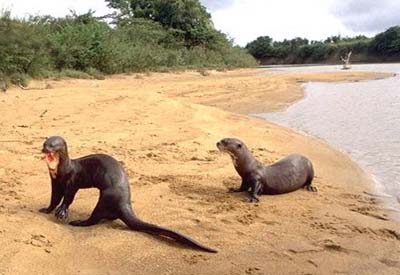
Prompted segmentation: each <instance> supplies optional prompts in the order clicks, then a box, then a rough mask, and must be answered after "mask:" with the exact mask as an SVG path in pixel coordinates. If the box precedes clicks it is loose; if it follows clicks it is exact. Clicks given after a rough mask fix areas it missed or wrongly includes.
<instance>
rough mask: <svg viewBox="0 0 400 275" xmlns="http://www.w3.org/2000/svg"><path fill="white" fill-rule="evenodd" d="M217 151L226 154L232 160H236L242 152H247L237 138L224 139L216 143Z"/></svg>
mask: <svg viewBox="0 0 400 275" xmlns="http://www.w3.org/2000/svg"><path fill="white" fill-rule="evenodd" d="M217 148H218V149H219V151H221V152H224V153H228V154H229V155H230V156H231V157H232V158H237V157H238V156H239V155H240V154H242V152H243V151H247V147H246V145H245V144H244V143H243V142H242V141H241V140H239V139H237V138H224V139H221V140H220V141H218V142H217Z"/></svg>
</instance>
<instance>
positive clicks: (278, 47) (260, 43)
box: [246, 26, 400, 64]
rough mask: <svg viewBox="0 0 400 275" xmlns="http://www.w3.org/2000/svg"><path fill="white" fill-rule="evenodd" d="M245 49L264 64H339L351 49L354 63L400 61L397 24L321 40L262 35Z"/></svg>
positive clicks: (399, 32)
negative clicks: (367, 33)
mask: <svg viewBox="0 0 400 275" xmlns="http://www.w3.org/2000/svg"><path fill="white" fill-rule="evenodd" d="M246 49H247V50H248V51H249V53H250V54H252V55H253V56H254V57H255V58H256V59H258V60H260V61H261V63H263V64H293V63H294V64H296V63H338V62H340V57H341V56H343V55H345V54H346V53H348V52H350V51H352V61H353V62H391V61H400V26H394V27H391V28H389V29H387V30H386V31H384V32H382V33H379V34H377V35H376V36H375V37H373V38H368V37H366V36H363V35H359V36H356V37H351V38H349V37H341V36H340V35H337V36H331V37H328V38H327V39H326V40H324V41H309V40H307V39H304V38H294V39H291V40H286V39H285V40H283V41H273V39H272V38H271V37H269V36H262V37H258V38H257V39H256V40H254V41H252V42H250V43H248V44H247V46H246Z"/></svg>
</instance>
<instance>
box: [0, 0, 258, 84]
mask: <svg viewBox="0 0 400 275" xmlns="http://www.w3.org/2000/svg"><path fill="white" fill-rule="evenodd" d="M106 2H107V3H108V5H109V6H110V7H111V8H113V9H115V12H114V13H113V14H110V15H107V16H104V17H102V18H99V17H95V16H94V12H92V11H89V12H88V13H86V14H81V15H78V14H76V13H74V12H71V15H69V16H66V17H64V18H54V17H51V16H36V17H33V16H32V17H30V18H27V19H17V18H12V17H11V15H10V12H9V11H3V12H2V13H1V14H0V82H2V83H0V85H6V84H8V83H13V84H22V85H25V84H26V81H27V79H28V78H30V77H34V78H40V77H59V76H70V77H83V78H85V77H87V78H92V77H94V78H103V77H104V76H103V75H104V74H114V73H124V72H132V71H167V70H175V69H198V70H204V69H209V68H213V69H229V68H237V67H249V66H254V65H256V61H255V60H254V58H253V57H252V56H251V55H249V54H248V53H247V51H246V50H245V49H242V48H240V47H236V46H234V45H233V42H232V41H231V40H229V39H228V38H227V36H226V35H225V34H223V33H221V32H219V31H217V30H216V29H215V28H214V26H213V23H212V21H211V16H210V14H209V13H208V12H207V10H206V9H205V7H203V6H202V5H201V4H200V2H199V1H198V0H169V1H164V0H150V1H143V0H108V1H106Z"/></svg>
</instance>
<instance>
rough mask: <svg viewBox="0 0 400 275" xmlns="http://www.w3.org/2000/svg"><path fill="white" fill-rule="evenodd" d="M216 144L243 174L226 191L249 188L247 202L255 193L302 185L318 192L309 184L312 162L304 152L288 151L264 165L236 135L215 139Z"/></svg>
mask: <svg viewBox="0 0 400 275" xmlns="http://www.w3.org/2000/svg"><path fill="white" fill-rule="evenodd" d="M217 148H218V149H219V150H220V151H221V152H224V153H227V154H229V155H230V156H231V158H232V162H233V166H234V167H235V169H236V171H237V172H238V174H239V175H240V177H241V178H242V184H241V186H240V187H239V188H238V189H235V188H231V189H229V191H230V192H246V191H249V195H250V198H249V201H250V202H258V201H259V199H258V198H257V196H258V195H261V194H283V193H288V192H291V191H295V190H297V189H299V188H302V187H304V188H306V189H307V190H308V191H312V192H317V188H315V187H314V186H313V185H312V180H313V178H314V169H313V166H312V163H311V161H310V160H309V159H307V158H306V157H304V156H301V155H297V154H293V155H289V156H287V157H285V158H283V159H281V160H279V161H278V162H276V163H274V164H272V165H267V166H266V165H263V164H262V163H261V162H259V161H258V160H257V159H256V158H255V157H254V156H253V155H252V154H251V152H250V151H249V149H248V148H247V146H246V145H245V144H244V143H243V142H242V141H241V140H239V139H236V138H224V139H222V140H220V141H219V142H217Z"/></svg>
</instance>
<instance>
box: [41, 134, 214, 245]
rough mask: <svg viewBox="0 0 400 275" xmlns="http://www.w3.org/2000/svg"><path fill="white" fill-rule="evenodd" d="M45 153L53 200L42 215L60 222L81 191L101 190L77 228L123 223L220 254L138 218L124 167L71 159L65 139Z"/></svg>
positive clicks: (105, 159) (98, 157)
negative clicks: (100, 222)
mask: <svg viewBox="0 0 400 275" xmlns="http://www.w3.org/2000/svg"><path fill="white" fill-rule="evenodd" d="M42 152H43V153H44V158H45V160H46V162H47V166H48V169H49V174H50V178H51V187H52V191H51V200H50V205H49V207H47V208H43V209H40V210H39V211H40V212H42V213H51V212H52V211H53V210H54V209H55V208H56V207H57V206H58V205H59V204H60V202H61V200H63V201H62V203H61V205H60V207H58V208H57V210H56V212H55V216H56V217H57V218H58V219H60V220H65V219H66V218H67V217H68V207H69V206H70V205H71V204H72V202H73V200H74V197H75V194H76V193H77V192H78V190H79V189H83V188H92V187H94V188H98V189H99V190H100V198H99V201H98V202H97V205H96V207H95V208H94V210H93V213H92V214H91V215H90V217H89V218H88V219H87V220H83V221H72V222H70V224H71V225H74V226H90V225H94V224H97V223H98V222H99V221H100V220H103V219H108V220H116V219H121V220H122V221H123V222H124V223H125V224H126V225H127V226H128V227H129V228H130V229H132V230H135V231H142V232H146V233H150V234H155V235H160V236H164V237H167V238H171V239H173V240H176V241H177V242H179V243H182V244H186V245H188V246H190V247H192V248H196V249H200V250H203V251H206V252H212V253H216V252H217V251H216V250H214V249H212V248H209V247H207V246H205V245H202V244H200V243H199V242H197V241H195V240H193V239H191V238H190V237H187V236H185V235H183V234H181V233H178V232H175V231H173V230H170V229H167V228H164V227H161V226H158V225H154V224H151V223H147V222H144V221H142V220H140V219H139V218H137V217H136V215H135V213H134V212H133V210H132V206H131V192H130V188H129V183H128V178H127V176H126V174H125V172H124V170H123V168H122V166H121V164H120V163H119V162H118V161H117V160H116V159H114V158H113V157H111V156H109V155H105V154H93V155H88V156H85V157H81V158H78V159H70V158H69V156H68V148H67V143H66V142H65V140H64V139H63V138H62V137H59V136H53V137H50V138H48V139H46V141H45V142H44V144H43V149H42Z"/></svg>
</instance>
